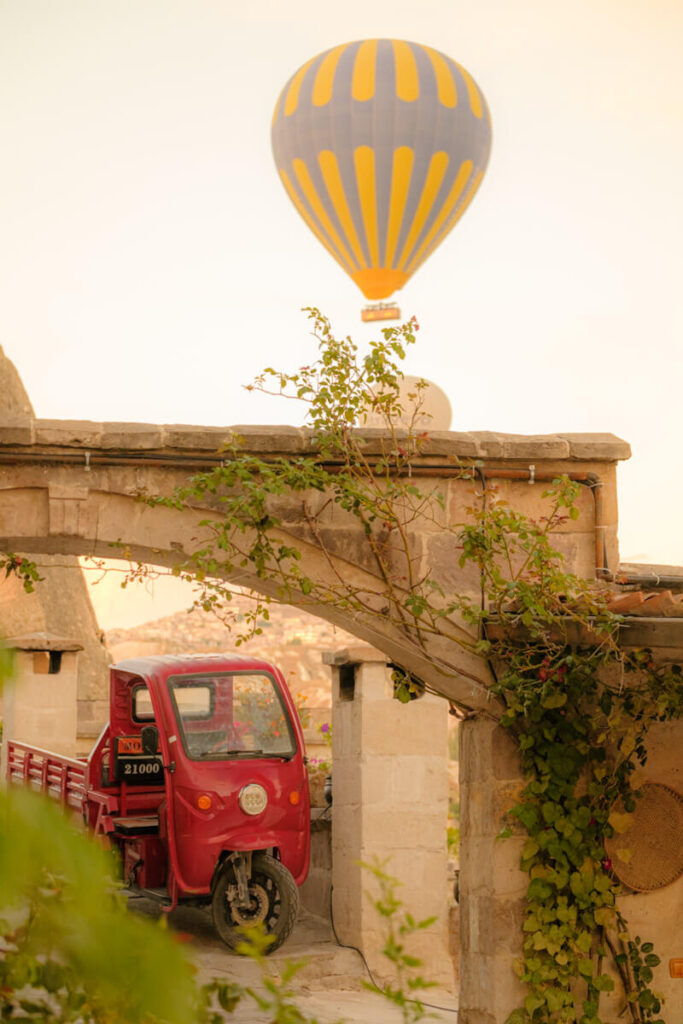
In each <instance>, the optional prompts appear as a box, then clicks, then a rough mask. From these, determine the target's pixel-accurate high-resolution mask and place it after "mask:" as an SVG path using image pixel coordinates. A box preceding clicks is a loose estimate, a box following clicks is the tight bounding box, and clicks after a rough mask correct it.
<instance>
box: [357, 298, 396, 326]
mask: <svg viewBox="0 0 683 1024" xmlns="http://www.w3.org/2000/svg"><path fill="white" fill-rule="evenodd" d="M360 318H361V320H362V321H363V323H364V324H371V323H374V322H375V321H376V320H400V319H401V310H400V309H399V308H398V306H397V305H396V303H395V302H378V303H376V304H375V305H373V306H366V307H365V308H364V309H361V311H360Z"/></svg>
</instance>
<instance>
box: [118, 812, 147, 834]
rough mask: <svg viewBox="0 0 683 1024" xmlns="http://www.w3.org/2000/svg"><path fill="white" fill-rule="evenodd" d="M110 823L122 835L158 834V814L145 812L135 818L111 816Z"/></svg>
mask: <svg viewBox="0 0 683 1024" xmlns="http://www.w3.org/2000/svg"><path fill="white" fill-rule="evenodd" d="M111 821H112V825H113V826H114V828H115V830H116V831H117V832H120V833H121V834H122V835H124V836H149V835H158V834H159V815H158V814H145V815H140V816H138V817H137V818H132V817H131V818H112V819H111Z"/></svg>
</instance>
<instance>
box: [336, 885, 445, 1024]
mask: <svg viewBox="0 0 683 1024" xmlns="http://www.w3.org/2000/svg"><path fill="white" fill-rule="evenodd" d="M333 892H334V886H333V885H331V886H330V924H331V925H332V934H333V935H334V939H335V942H336V943H337V945H338V946H340V947H341V949H353V950H354V951H355V952H356V953H358V955H359V957H360V958H361V960H362V961H363V964H364V966H365V970H366V971H367V972H368V975H369V977H370V981H371V982H372V984H373V985H374V986H375V988H376V989H377V991H378V992H381V991H382V986H381V985H379V984H378V983H377V982H376V981H375V977H374V975H373V973H372V971H371V970H370V965H369V964H368V962H367V960H366V959H365V956H364V954H363V951H362V950H361V949H359V948H358V946H351V945H349V943H348V942H342V941H341V939H340V938H339V936H338V935H337V929H336V928H335V926H334V911H333V909H332V893H333ZM406 1002H407V1003H420V1004H421V1005H422V1006H427V1007H429V1009H430V1010H442V1011H443V1012H444V1013H454V1014H455V1016H456V1017H457V1016H458V1011H457V1010H454V1009H453V1008H452V1007H451V1006H438V1005H437V1004H436V1003H426V1002H424V1000H422V999H406Z"/></svg>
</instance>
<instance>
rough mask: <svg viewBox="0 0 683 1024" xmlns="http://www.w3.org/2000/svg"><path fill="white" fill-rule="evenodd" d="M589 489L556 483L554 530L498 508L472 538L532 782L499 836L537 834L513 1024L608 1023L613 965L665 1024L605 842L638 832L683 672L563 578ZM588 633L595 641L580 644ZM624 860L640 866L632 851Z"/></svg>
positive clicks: (530, 837) (650, 953)
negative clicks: (632, 823) (624, 647)
mask: <svg viewBox="0 0 683 1024" xmlns="http://www.w3.org/2000/svg"><path fill="white" fill-rule="evenodd" d="M577 486H578V485H576V484H573V483H572V482H571V481H569V480H566V479H565V480H558V481H557V482H556V484H555V485H554V486H553V487H552V488H551V489H550V490H549V491H548V492H547V494H546V496H547V497H548V498H549V499H550V501H551V507H550V511H549V514H548V516H547V517H546V519H545V521H544V522H542V523H530V522H529V521H528V520H527V519H525V518H524V517H522V516H520V515H518V514H517V513H515V512H513V511H512V510H510V509H509V508H507V507H506V506H504V505H500V504H495V503H494V504H493V505H492V507H489V508H487V509H485V510H481V509H479V510H476V509H472V510H471V515H472V518H473V520H474V521H473V522H472V523H470V524H468V525H467V526H465V527H464V529H463V531H462V534H461V539H462V545H463V551H462V556H461V562H462V563H463V564H464V563H465V562H467V561H469V560H471V561H474V562H475V563H476V564H477V565H478V566H479V568H480V570H481V574H482V579H483V581H484V586H485V591H486V596H487V610H486V611H483V612H482V611H481V609H480V608H476V607H470V609H469V614H470V617H471V618H473V619H477V620H478V621H480V622H481V624H482V627H483V634H484V639H482V641H481V644H480V649H481V651H482V654H483V655H485V656H487V657H493V658H495V660H496V664H497V665H498V666H499V671H498V675H497V680H496V683H495V686H494V692H495V693H496V694H497V695H498V696H499V697H500V698H501V699H502V700H503V702H504V705H505V712H504V714H503V716H502V719H501V724H502V726H503V727H504V728H505V729H507V730H508V731H509V732H510V733H511V735H513V736H514V738H515V740H516V743H517V746H518V749H519V754H520V761H521V766H522V769H523V771H524V774H525V777H526V785H525V786H524V789H523V791H522V794H521V797H520V799H519V801H518V802H517V803H516V804H515V805H514V806H513V807H512V809H511V811H510V815H509V816H510V818H511V820H512V821H513V823H514V824H513V825H511V826H508V827H506V828H505V829H504V830H503V832H502V833H501V838H505V837H507V836H510V835H511V834H513V832H514V831H522V832H523V833H524V834H526V836H527V839H526V842H525V843H524V845H523V848H522V854H521V867H522V869H523V870H524V871H525V872H527V874H528V875H529V886H528V889H527V904H526V915H525V920H524V926H523V927H524V940H523V950H524V956H523V960H522V961H521V963H520V964H519V968H518V969H519V976H520V978H521V980H522V981H523V982H524V983H525V985H526V986H527V988H528V995H527V996H526V999H525V1002H524V1006H523V1008H520V1009H519V1010H517V1011H515V1012H514V1013H513V1014H512V1015H511V1016H510V1017H509V1018H508V1022H507V1024H524V1022H538V1024H545V1022H550V1021H558V1022H559V1021H564V1022H567V1024H569V1022H572V1024H573V1022H576V1021H579V1024H600V1021H601V1020H602V1019H603V1018H602V1017H601V1015H600V1001H601V995H602V993H606V992H611V991H612V990H613V989H614V987H615V983H614V979H613V976H612V974H610V973H608V972H607V970H606V969H605V968H606V966H607V964H609V963H611V964H612V965H613V968H614V971H613V973H616V975H617V977H618V978H619V979H620V980H621V983H622V988H623V994H624V997H625V1003H626V1008H627V1012H628V1014H629V1019H630V1020H631V1021H632V1022H633V1024H643V1022H653V1024H663V1020H662V1018H661V1017H660V1016H659V1014H660V1012H661V1008H662V1007H661V1000H660V998H659V997H658V996H657V994H656V992H655V990H654V989H653V988H651V982H652V981H653V978H654V973H653V971H654V968H655V967H656V966H657V965H658V964H659V958H658V957H657V955H656V954H655V952H654V949H653V945H652V943H650V942H645V941H642V940H641V939H640V937H639V936H631V934H630V932H629V929H628V924H627V922H626V921H625V919H624V917H623V915H622V914H621V913H620V911H619V909H618V907H617V897H618V895H619V891H620V885H619V883H618V881H617V880H616V879H615V877H614V875H613V873H612V863H611V861H610V859H609V858H608V857H607V854H606V852H605V840H606V839H610V838H612V837H613V836H615V835H618V834H620V833H623V832H624V831H625V830H626V828H627V826H628V823H629V819H630V814H631V813H632V812H633V810H634V809H635V805H636V799H637V791H634V789H633V787H632V778H633V773H634V772H635V771H636V769H637V768H638V766H641V765H644V764H645V761H646V759H647V749H646V738H647V732H648V729H649V727H650V726H651V725H652V724H653V723H654V722H661V721H668V720H670V719H673V718H677V717H679V716H680V715H681V712H682V711H683V678H682V676H681V668H680V666H679V665H671V666H664V667H661V666H660V667H657V666H656V665H655V663H654V662H653V660H652V658H651V655H650V653H649V652H648V651H635V652H633V653H629V654H624V653H623V652H622V651H621V650H620V649H619V647H618V645H617V633H618V624H619V618H618V616H615V615H613V614H611V613H610V612H609V611H608V609H607V604H606V597H605V595H604V594H601V593H599V592H598V593H594V592H593V591H592V590H591V588H590V587H589V586H588V584H587V583H586V582H585V581H581V580H578V579H577V578H576V577H574V576H572V575H570V574H568V573H565V572H564V571H563V569H562V558H561V556H560V554H559V553H558V552H557V551H555V550H554V549H553V548H552V545H551V543H550V538H551V535H552V533H553V531H554V530H556V529H557V528H558V527H559V526H560V525H561V523H562V520H563V518H564V517H565V516H572V515H573V514H574V511H575V509H576V505H575V501H576V497H577ZM515 563H516V564H517V565H518V566H519V568H518V569H517V570H516V571H515V569H514V568H513V566H514V564H515ZM501 565H505V566H506V567H507V570H508V571H507V572H502V571H501V568H500V567H501ZM576 625H578V626H580V627H581V632H582V633H583V642H578V643H577V642H572V643H570V642H569V639H568V635H567V634H568V631H569V630H570V626H576ZM520 627H521V629H522V630H523V633H524V634H525V635H524V636H523V638H520ZM574 635H576V631H575V630H574ZM619 854H620V856H621V857H622V858H623V859H624V860H627V859H628V858H629V851H628V850H627V849H623V850H621V849H620V850H619Z"/></svg>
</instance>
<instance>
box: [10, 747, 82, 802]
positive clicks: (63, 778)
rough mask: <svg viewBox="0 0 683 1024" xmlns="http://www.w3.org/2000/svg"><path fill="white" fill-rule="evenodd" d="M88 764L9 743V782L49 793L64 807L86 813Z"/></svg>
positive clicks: (34, 748)
mask: <svg viewBox="0 0 683 1024" xmlns="http://www.w3.org/2000/svg"><path fill="white" fill-rule="evenodd" d="M86 773H87V764H86V762H85V761H81V760H79V759H77V758H74V757H66V756H65V755H62V754H55V753H52V752H51V751H49V750H42V749H41V748H40V747H30V746H28V745H27V744H26V743H18V742H17V741H16V740H9V741H8V744H7V781H8V782H9V783H10V784H14V785H23V786H29V787H30V788H31V789H35V790H38V791H41V792H44V793H46V794H47V795H48V796H50V797H52V799H53V800H57V801H58V802H59V803H61V804H62V805H63V806H64V807H72V808H73V809H74V810H76V811H80V812H81V813H83V811H84V810H85V802H86Z"/></svg>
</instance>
